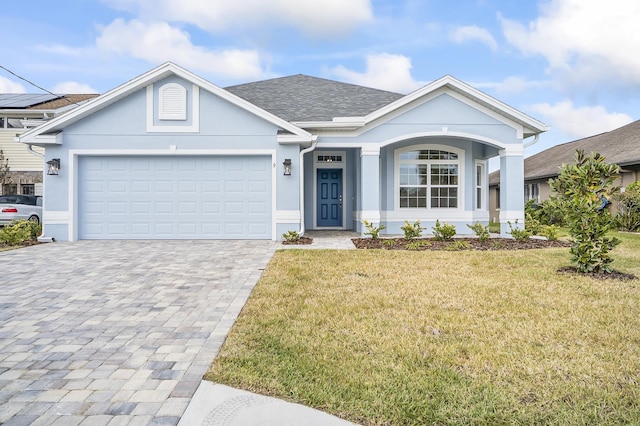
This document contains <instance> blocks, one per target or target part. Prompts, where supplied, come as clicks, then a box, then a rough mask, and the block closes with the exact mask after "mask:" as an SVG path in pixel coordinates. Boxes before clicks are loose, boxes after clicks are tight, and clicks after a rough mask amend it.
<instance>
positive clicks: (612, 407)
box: [206, 234, 640, 425]
mask: <svg viewBox="0 0 640 426" xmlns="http://www.w3.org/2000/svg"><path fill="white" fill-rule="evenodd" d="M620 238H621V239H623V243H622V244H621V245H620V246H619V247H618V248H616V249H615V250H614V251H613V255H614V257H615V258H616V261H615V262H614V264H613V267H614V269H617V270H620V271H622V272H626V273H632V274H635V275H636V276H640V236H638V235H630V234H620ZM568 259H569V254H568V249H567V248H558V249H544V250H530V251H526V250H525V251H502V252H496V251H494V252H481V251H464V252H446V251H425V252H411V251H387V250H364V251H363V250H353V251H324V250H322V251H318V250H284V251H279V252H278V253H276V255H275V256H274V258H273V260H272V261H271V263H270V264H269V266H268V268H267V269H266V270H265V272H264V274H263V276H262V278H261V279H260V282H259V283H258V284H257V286H256V288H255V290H254V291H253V293H252V295H251V297H250V299H249V301H248V302H247V305H246V306H245V308H244V309H243V311H242V314H241V315H240V318H239V319H238V321H237V322H236V324H235V325H234V327H233V329H232V330H231V333H230V334H229V337H228V338H227V341H226V342H225V344H224V346H223V348H222V350H221V352H220V354H219V356H218V357H217V358H216V360H215V361H214V363H213V365H212V367H211V370H210V371H209V373H208V374H207V376H206V378H207V379H208V380H211V381H214V382H217V383H224V384H227V385H230V386H234V387H237V388H242V389H247V390H250V391H254V392H258V393H263V394H266V395H272V396H276V397H280V398H283V399H287V400H291V401H296V402H299V403H302V404H304V405H308V406H311V407H315V408H318V409H321V410H324V411H326V412H329V413H332V414H335V415H338V416H340V417H343V418H345V419H348V420H351V421H353V422H356V423H361V424H367V425H369V424H371V425H377V424H392V425H396V424H416V425H417V424H434V423H435V424H563V425H564V424H570V425H571V424H574V425H578V424H580V425H582V424H638V423H640V288H639V284H640V281H618V280H596V279H593V278H587V277H582V276H576V275H573V274H559V273H558V272H556V270H557V269H558V268H559V267H562V266H566V265H568V264H569V263H568Z"/></svg>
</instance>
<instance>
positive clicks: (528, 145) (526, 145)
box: [523, 133, 540, 148]
mask: <svg viewBox="0 0 640 426" xmlns="http://www.w3.org/2000/svg"><path fill="white" fill-rule="evenodd" d="M538 139H540V133H536V134H535V135H533V140H532V141H531V142H527V143H525V144H524V145H523V148H529V147H530V146H531V145H533V144H535V143H536V142H538Z"/></svg>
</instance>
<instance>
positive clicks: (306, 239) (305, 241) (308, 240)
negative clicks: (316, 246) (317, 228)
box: [282, 237, 313, 246]
mask: <svg viewBox="0 0 640 426" xmlns="http://www.w3.org/2000/svg"><path fill="white" fill-rule="evenodd" d="M312 242H313V238H309V237H300V238H299V239H298V240H297V241H287V240H284V241H282V244H284V245H285V246H289V245H291V246H295V245H301V244H311V243H312Z"/></svg>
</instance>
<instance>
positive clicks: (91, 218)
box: [78, 156, 272, 239]
mask: <svg viewBox="0 0 640 426" xmlns="http://www.w3.org/2000/svg"><path fill="white" fill-rule="evenodd" d="M78 163H79V164H78V166H79V172H78V238H79V239H270V238H271V191H272V188H271V158H270V157H264V156H260V157H258V156H255V157H253V156H250V157H245V156H234V157H229V156H215V157H80V158H79V161H78Z"/></svg>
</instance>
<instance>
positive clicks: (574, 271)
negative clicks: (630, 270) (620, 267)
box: [558, 266, 638, 281]
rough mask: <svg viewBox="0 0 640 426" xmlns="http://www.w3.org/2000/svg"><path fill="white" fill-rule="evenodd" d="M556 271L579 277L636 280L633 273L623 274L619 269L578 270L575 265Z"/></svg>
mask: <svg viewBox="0 0 640 426" xmlns="http://www.w3.org/2000/svg"><path fill="white" fill-rule="evenodd" d="M558 272H562V273H564V274H573V275H576V276H581V277H590V278H595V279H597V280H623V281H624V280H637V279H638V277H636V276H635V275H633V274H625V273H624V272H619V271H611V272H610V273H604V272H578V269H577V268H576V267H575V266H563V267H562V268H560V269H558Z"/></svg>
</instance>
